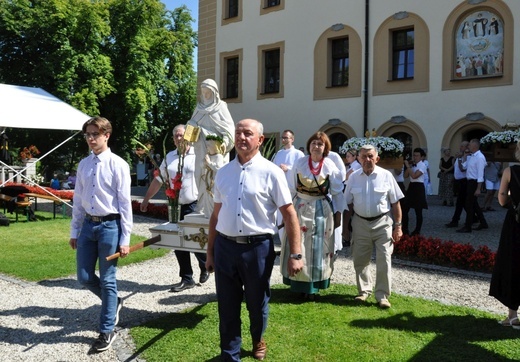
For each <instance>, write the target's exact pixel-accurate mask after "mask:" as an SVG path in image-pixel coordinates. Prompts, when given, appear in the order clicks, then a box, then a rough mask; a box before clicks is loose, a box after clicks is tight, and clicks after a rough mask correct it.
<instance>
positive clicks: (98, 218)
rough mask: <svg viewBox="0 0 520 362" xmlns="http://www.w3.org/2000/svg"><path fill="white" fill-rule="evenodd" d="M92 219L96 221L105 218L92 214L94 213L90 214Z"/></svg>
mask: <svg viewBox="0 0 520 362" xmlns="http://www.w3.org/2000/svg"><path fill="white" fill-rule="evenodd" d="M90 220H92V221H94V222H102V221H103V218H102V217H99V216H92V215H90Z"/></svg>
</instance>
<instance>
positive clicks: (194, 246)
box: [150, 214, 209, 253]
mask: <svg viewBox="0 0 520 362" xmlns="http://www.w3.org/2000/svg"><path fill="white" fill-rule="evenodd" d="M208 229H209V219H206V218H205V217H204V215H203V214H190V215H186V216H185V217H184V220H183V221H179V222H178V223H177V224H173V223H169V222H167V223H164V224H160V225H157V226H154V227H151V228H150V231H151V232H152V236H156V235H161V241H159V242H157V243H155V244H153V245H151V246H150V247H151V248H166V249H175V250H185V251H190V252H196V253H205V252H206V249H207V244H208Z"/></svg>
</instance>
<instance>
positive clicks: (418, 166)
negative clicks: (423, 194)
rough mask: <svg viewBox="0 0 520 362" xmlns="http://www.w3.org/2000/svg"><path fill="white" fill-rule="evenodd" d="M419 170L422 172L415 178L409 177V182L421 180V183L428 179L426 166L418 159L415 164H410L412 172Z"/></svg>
mask: <svg viewBox="0 0 520 362" xmlns="http://www.w3.org/2000/svg"><path fill="white" fill-rule="evenodd" d="M417 170H419V171H421V172H422V175H421V176H419V177H417V178H412V177H410V182H422V183H425V182H426V181H427V179H428V174H427V172H428V168H427V167H426V165H425V164H424V162H423V161H419V163H418V164H416V165H415V166H412V173H415V171H417Z"/></svg>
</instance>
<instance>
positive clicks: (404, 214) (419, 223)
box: [401, 202, 423, 235]
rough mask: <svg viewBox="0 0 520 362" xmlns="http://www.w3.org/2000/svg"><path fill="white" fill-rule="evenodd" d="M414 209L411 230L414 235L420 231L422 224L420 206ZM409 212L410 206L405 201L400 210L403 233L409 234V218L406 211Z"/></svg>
mask: <svg viewBox="0 0 520 362" xmlns="http://www.w3.org/2000/svg"><path fill="white" fill-rule="evenodd" d="M414 211H415V229H414V230H413V231H412V233H411V235H416V234H420V233H421V228H422V224H423V214H422V208H419V209H414ZM409 212H410V206H409V205H408V203H407V202H404V203H403V210H402V220H401V221H402V222H403V233H404V234H410V230H409V229H408V224H409V218H408V213H409Z"/></svg>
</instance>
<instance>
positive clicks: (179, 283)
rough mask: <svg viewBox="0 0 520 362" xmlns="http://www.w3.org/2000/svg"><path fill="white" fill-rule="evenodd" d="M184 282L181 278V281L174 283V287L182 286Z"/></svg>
mask: <svg viewBox="0 0 520 362" xmlns="http://www.w3.org/2000/svg"><path fill="white" fill-rule="evenodd" d="M182 283H184V282H183V281H182V280H181V281H180V282H178V283H175V284H173V285H172V289H173V288H178V287H180V286H181V285H182Z"/></svg>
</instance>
